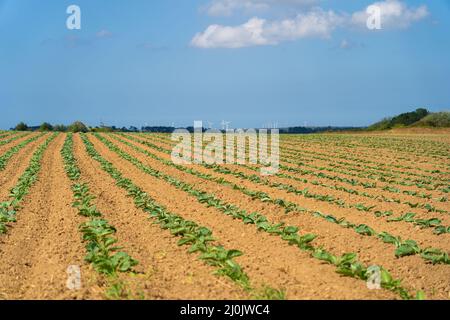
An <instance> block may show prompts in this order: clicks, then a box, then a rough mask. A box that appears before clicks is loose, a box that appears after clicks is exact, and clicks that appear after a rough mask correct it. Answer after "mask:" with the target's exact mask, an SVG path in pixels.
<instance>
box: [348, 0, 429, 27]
mask: <svg viewBox="0 0 450 320" xmlns="http://www.w3.org/2000/svg"><path fill="white" fill-rule="evenodd" d="M372 5H374V6H378V7H379V8H380V11H381V27H382V29H392V28H407V27H409V26H410V25H411V24H412V23H414V22H417V21H419V20H422V19H424V18H426V17H427V16H428V15H429V12H428V9H427V7H426V6H425V5H422V6H420V7H417V8H410V7H408V5H407V4H406V3H404V2H402V1H399V0H385V1H379V2H375V3H373V4H372ZM367 18H368V14H367V13H366V10H363V11H358V12H355V13H354V14H353V15H352V18H351V23H352V24H354V25H357V26H361V27H363V28H365V27H366V22H367Z"/></svg>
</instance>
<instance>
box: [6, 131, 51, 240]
mask: <svg viewBox="0 0 450 320" xmlns="http://www.w3.org/2000/svg"><path fill="white" fill-rule="evenodd" d="M56 136H57V134H56V133H55V134H53V135H51V136H50V137H49V138H48V139H47V140H46V141H45V142H44V143H43V144H42V145H40V146H39V147H38V149H37V150H36V151H35V152H34V154H33V156H32V157H31V160H30V163H29V165H28V167H27V168H26V169H25V172H24V173H23V174H22V176H21V177H20V178H19V180H18V182H17V184H16V185H15V186H14V187H13V188H12V189H11V190H10V194H9V201H4V202H1V203H0V234H2V233H6V232H7V230H8V228H7V224H8V223H11V222H15V221H16V213H17V211H18V210H19V209H20V203H21V202H22V200H23V198H24V197H25V196H26V195H27V194H28V192H29V190H30V188H31V186H32V185H33V184H34V183H35V182H36V180H37V179H38V175H39V172H40V170H41V167H42V163H41V160H42V157H43V155H44V151H45V150H46V149H47V147H48V145H49V144H50V142H51V141H52V140H53V139H55V137H56Z"/></svg>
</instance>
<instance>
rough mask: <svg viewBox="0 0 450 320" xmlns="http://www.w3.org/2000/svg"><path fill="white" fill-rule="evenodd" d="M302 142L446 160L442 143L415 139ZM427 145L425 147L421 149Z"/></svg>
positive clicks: (352, 137)
mask: <svg viewBox="0 0 450 320" xmlns="http://www.w3.org/2000/svg"><path fill="white" fill-rule="evenodd" d="M302 139H303V140H306V141H308V140H309V141H314V142H316V143H317V141H322V142H325V143H327V144H328V145H330V144H332V145H335V146H342V147H351V148H353V147H364V148H370V149H376V150H382V149H387V151H395V152H396V154H397V153H399V152H404V153H406V154H408V155H409V156H411V155H416V156H423V155H426V156H427V157H430V158H435V159H441V160H442V159H443V158H447V159H448V147H447V146H445V145H443V144H442V143H438V142H432V141H427V140H423V139H422V140H420V141H418V140H417V139H415V140H414V139H405V138H397V139H394V138H392V137H389V138H387V137H374V136H362V137H361V136H355V135H348V136H343V135H332V136H331V135H330V136H322V137H319V136H318V135H311V136H308V137H306V138H305V137H302ZM424 145H427V146H426V147H423V146H424Z"/></svg>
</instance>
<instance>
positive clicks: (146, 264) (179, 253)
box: [74, 136, 249, 299]
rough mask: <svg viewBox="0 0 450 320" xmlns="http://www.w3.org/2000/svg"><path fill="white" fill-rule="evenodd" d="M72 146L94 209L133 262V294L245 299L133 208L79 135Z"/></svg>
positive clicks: (162, 296)
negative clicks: (136, 280) (135, 281)
mask: <svg viewBox="0 0 450 320" xmlns="http://www.w3.org/2000/svg"><path fill="white" fill-rule="evenodd" d="M74 147H75V153H76V157H77V159H78V161H79V166H80V168H81V172H82V176H83V178H84V179H85V180H86V181H87V182H88V183H89V185H90V190H91V193H92V194H93V195H95V196H96V197H97V199H96V200H95V204H96V206H97V208H98V209H99V210H100V211H101V212H102V214H103V217H104V218H105V219H107V220H108V221H109V222H110V224H111V225H113V226H114V227H116V228H117V234H116V236H117V238H118V239H119V245H120V246H122V247H123V251H125V252H127V253H128V254H129V255H130V256H131V257H133V258H134V259H136V260H138V261H139V265H138V266H137V267H136V270H137V271H139V272H140V273H141V275H140V276H139V281H140V282H141V285H140V286H138V288H137V291H138V293H139V292H140V293H139V294H142V295H143V296H144V298H146V299H246V298H249V296H248V295H247V294H245V292H243V290H242V289H240V288H239V287H237V286H236V285H235V284H234V283H232V282H231V281H229V280H227V279H225V278H222V277H218V276H214V275H213V274H212V273H213V272H214V268H212V267H209V266H206V265H204V264H203V263H202V262H201V261H199V260H198V259H197V256H196V255H195V254H188V253H187V250H186V247H179V246H178V245H177V241H178V239H177V238H176V237H174V236H172V235H171V233H170V231H168V230H162V229H161V228H160V227H159V226H158V225H155V224H154V223H153V222H152V220H150V217H149V215H148V214H147V213H145V212H144V211H142V210H140V209H136V208H135V206H134V202H133V200H132V199H131V198H129V197H127V192H126V191H124V190H123V189H121V188H119V187H117V186H116V184H115V181H114V180H113V179H112V178H111V177H110V176H109V175H108V174H107V173H105V172H104V171H103V170H102V169H101V167H100V165H99V164H98V163H97V162H96V161H95V160H93V159H91V158H90V157H89V155H87V153H86V151H85V148H84V145H83V142H82V141H81V139H80V137H79V136H75V141H74ZM124 173H127V174H128V170H126V171H124ZM127 281H131V282H133V281H132V279H129V278H128V279H127Z"/></svg>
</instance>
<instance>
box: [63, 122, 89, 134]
mask: <svg viewBox="0 0 450 320" xmlns="http://www.w3.org/2000/svg"><path fill="white" fill-rule="evenodd" d="M68 131H70V132H88V131H89V130H88V128H87V127H86V125H85V124H84V123H83V122H80V121H75V122H74V123H72V124H71V125H70V126H69V127H68Z"/></svg>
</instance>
